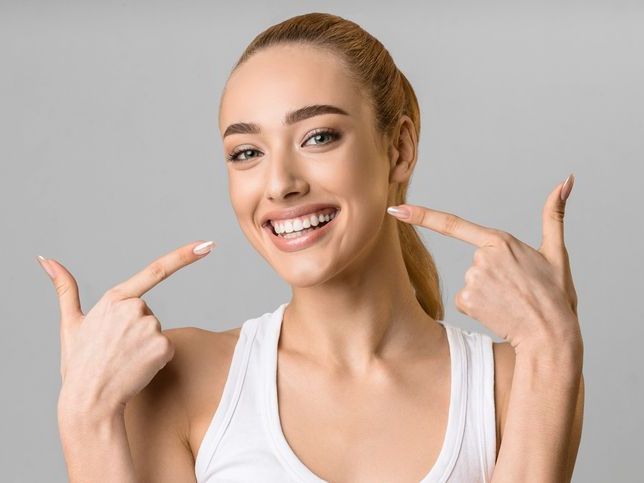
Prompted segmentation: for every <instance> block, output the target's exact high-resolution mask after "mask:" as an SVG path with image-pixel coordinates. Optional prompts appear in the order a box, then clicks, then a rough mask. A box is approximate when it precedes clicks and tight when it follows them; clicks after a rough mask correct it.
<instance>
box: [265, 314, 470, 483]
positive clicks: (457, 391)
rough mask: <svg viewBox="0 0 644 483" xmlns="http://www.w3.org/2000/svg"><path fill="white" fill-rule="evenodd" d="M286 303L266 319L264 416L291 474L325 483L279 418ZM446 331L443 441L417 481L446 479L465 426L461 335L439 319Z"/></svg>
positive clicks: (439, 482)
mask: <svg viewBox="0 0 644 483" xmlns="http://www.w3.org/2000/svg"><path fill="white" fill-rule="evenodd" d="M287 306H288V302H285V303H283V304H282V305H280V306H279V307H278V308H277V309H276V310H275V311H274V312H273V313H272V314H271V317H270V318H269V320H268V321H267V322H268V324H267V327H266V328H267V330H268V332H269V337H268V339H267V344H268V346H267V350H266V356H267V360H265V361H264V362H265V363H264V364H263V366H264V368H265V373H264V376H265V377H264V382H265V385H264V387H265V392H264V395H265V397H266V402H267V404H264V408H265V410H266V411H265V416H266V418H267V420H266V422H267V428H268V433H269V434H270V436H271V440H272V442H273V445H274V447H275V449H276V450H277V454H278V457H279V458H280V460H281V461H282V463H283V464H284V465H285V467H286V468H288V469H289V470H290V471H291V473H292V474H293V475H294V476H296V477H297V478H298V479H300V480H303V481H305V482H315V483H327V482H326V480H323V479H322V478H320V477H319V476H318V475H316V474H315V473H314V472H313V471H312V470H311V469H310V468H309V467H308V466H306V465H305V464H304V463H303V462H302V461H301V460H300V459H299V458H298V456H297V455H296V454H295V452H294V451H293V448H291V446H290V445H289V444H288V441H287V440H286V436H285V435H284V432H283V430H282V425H281V422H280V418H279V407H278V400H277V346H278V342H279V336H280V332H281V328H282V321H283V319H284V311H285V309H286V307H287ZM438 322H439V323H440V324H442V325H443V326H444V327H445V329H446V332H447V338H448V342H449V350H450V366H451V370H450V374H451V380H450V403H449V412H448V417H447V428H446V430H445V436H444V439H443V444H442V446H441V449H440V452H439V454H438V457H437V459H436V461H435V463H434V466H432V468H431V469H430V470H429V472H428V473H427V474H426V475H425V476H424V477H423V478H422V479H421V480H420V483H442V482H444V481H446V480H447V478H448V477H449V475H450V473H451V472H452V470H453V468H454V465H455V463H456V459H457V457H458V453H459V450H460V447H461V443H462V440H463V434H464V429H465V409H466V404H467V357H466V354H465V347H464V344H465V343H464V341H463V336H462V334H461V332H460V331H459V330H458V328H456V327H454V326H452V325H451V324H448V323H445V322H444V321H438Z"/></svg>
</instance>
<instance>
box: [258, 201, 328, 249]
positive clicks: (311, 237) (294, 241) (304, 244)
mask: <svg viewBox="0 0 644 483" xmlns="http://www.w3.org/2000/svg"><path fill="white" fill-rule="evenodd" d="M337 210H338V211H337V212H336V214H335V218H333V219H332V220H331V221H329V222H327V223H326V224H325V225H324V226H323V227H322V228H316V229H315V230H311V231H309V232H307V233H305V234H304V235H300V236H298V237H297V238H284V237H281V236H279V235H276V234H275V232H274V231H273V227H272V226H271V224H270V223H268V224H267V225H265V226H264V227H263V229H264V230H266V232H267V233H268V236H269V237H270V238H271V241H272V242H273V243H274V244H275V246H276V247H277V248H279V249H280V250H282V251H284V252H296V251H299V250H304V249H305V248H308V247H310V246H311V245H313V244H314V243H315V242H317V241H318V240H319V239H320V238H322V237H323V236H325V235H326V234H327V232H328V231H329V230H330V229H331V228H332V227H333V226H334V223H335V220H336V219H337V218H338V215H339V214H340V209H339V208H338V209H337Z"/></svg>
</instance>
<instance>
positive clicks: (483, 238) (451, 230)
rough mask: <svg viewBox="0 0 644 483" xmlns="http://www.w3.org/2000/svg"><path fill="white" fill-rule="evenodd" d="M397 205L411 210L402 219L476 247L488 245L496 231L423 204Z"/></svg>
mask: <svg viewBox="0 0 644 483" xmlns="http://www.w3.org/2000/svg"><path fill="white" fill-rule="evenodd" d="M398 206H401V207H403V206H404V207H405V208H408V209H409V211H410V212H411V214H410V216H409V218H404V219H402V221H405V222H408V223H413V224H415V225H420V226H424V227H425V228H429V229H430V230H433V231H437V232H438V233H441V234H443V235H447V236H451V237H453V238H458V239H459V240H463V241H466V242H468V243H471V244H472V245H476V246H477V247H483V246H486V245H490V244H491V242H492V241H493V240H494V238H495V236H496V233H497V230H495V229H493V228H488V227H486V226H483V225H478V224H476V223H473V222H471V221H468V220H465V219H464V218H461V217H460V216H457V215H454V214H452V213H447V212H445V211H439V210H433V209H431V208H425V207H424V206H418V205H409V204H407V203H405V204H402V205H398Z"/></svg>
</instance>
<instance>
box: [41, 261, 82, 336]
mask: <svg viewBox="0 0 644 483" xmlns="http://www.w3.org/2000/svg"><path fill="white" fill-rule="evenodd" d="M38 258H39V260H38V261H39V262H40V264H41V265H42V267H43V268H44V269H45V271H46V272H47V274H48V275H49V278H51V280H52V282H53V283H54V287H55V288H56V294H57V296H58V304H59V306H60V318H61V323H63V324H65V323H66V322H68V321H72V320H77V319H79V318H80V317H82V316H83V311H82V310H81V304H80V299H79V296H78V284H77V283H76V280H75V279H74V277H73V276H72V274H71V273H69V271H68V270H67V269H66V268H65V267H63V266H62V265H61V264H60V263H58V262H57V261H56V260H53V259H51V258H48V259H46V258H42V257H40V256H39V257H38Z"/></svg>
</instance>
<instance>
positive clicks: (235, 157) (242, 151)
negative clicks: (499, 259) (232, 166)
mask: <svg viewBox="0 0 644 483" xmlns="http://www.w3.org/2000/svg"><path fill="white" fill-rule="evenodd" d="M256 152H257V149H251V148H247V149H239V150H237V151H233V152H232V153H230V154H229V155H228V156H226V159H227V160H228V161H232V162H233V163H234V162H237V161H247V160H249V159H250V158H251V157H252V156H251V157H247V158H244V159H240V158H239V155H241V154H243V155H244V156H247V155H248V153H256Z"/></svg>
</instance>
